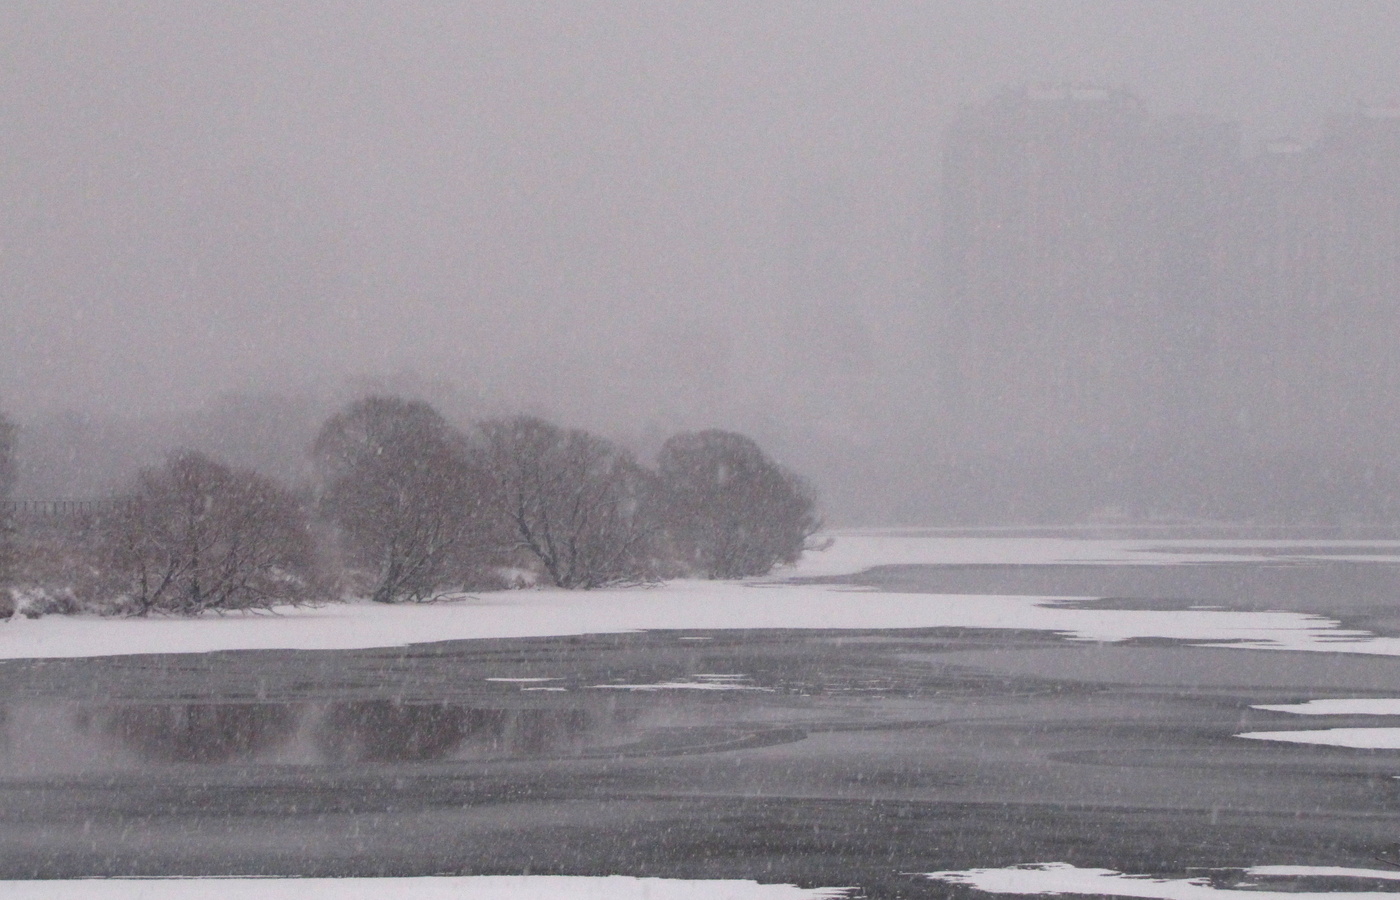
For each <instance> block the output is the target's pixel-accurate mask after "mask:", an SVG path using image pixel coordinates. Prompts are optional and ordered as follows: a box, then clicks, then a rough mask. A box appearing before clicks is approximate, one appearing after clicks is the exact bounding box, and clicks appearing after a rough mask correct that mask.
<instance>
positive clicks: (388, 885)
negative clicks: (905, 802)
mask: <svg viewBox="0 0 1400 900" xmlns="http://www.w3.org/2000/svg"><path fill="white" fill-rule="evenodd" d="M849 893H850V892H849V891H848V890H846V889H844V888H819V889H816V890H804V889H802V888H798V887H794V886H792V885H789V884H758V883H757V882H753V881H680V880H673V879H665V878H628V877H624V876H620V875H612V876H607V877H599V878H584V877H576V876H564V875H519V876H510V875H501V876H487V875H483V876H463V877H455V878H454V877H436V878H110V879H78V880H71V881H65V880H55V881H0V896H2V897H4V898H6V900H75V898H82V900H371V898H373V900H831V898H837V897H846V896H849Z"/></svg>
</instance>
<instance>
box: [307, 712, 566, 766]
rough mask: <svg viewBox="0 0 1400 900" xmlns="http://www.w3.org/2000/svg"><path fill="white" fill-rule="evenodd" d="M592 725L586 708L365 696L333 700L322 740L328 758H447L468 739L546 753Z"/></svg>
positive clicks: (495, 748)
mask: <svg viewBox="0 0 1400 900" xmlns="http://www.w3.org/2000/svg"><path fill="white" fill-rule="evenodd" d="M590 726H591V718H590V716H589V714H588V712H587V711H586V710H582V709H481V708H476V707H467V706H460V705H457V704H451V703H399V702H396V701H393V700H365V701H360V702H355V703H338V704H336V705H334V706H332V707H331V708H330V709H329V710H328V711H327V713H326V716H325V718H324V719H323V720H322V722H321V728H320V730H319V732H318V735H317V744H318V746H319V747H320V749H321V752H322V753H324V754H325V756H326V757H327V758H328V759H332V760H337V761H350V760H362V761H373V762H410V761H415V760H429V759H443V758H445V757H447V756H449V755H451V754H452V753H453V752H454V751H456V750H458V748H460V747H462V746H463V745H467V744H470V745H473V746H476V747H480V748H481V749H484V750H486V751H488V752H507V753H543V752H546V751H549V750H553V749H557V748H558V747H560V746H563V745H565V744H567V743H569V742H571V741H572V740H574V739H575V738H577V737H578V736H579V735H580V734H582V733H584V732H585V731H587V730H588V729H589V727H590Z"/></svg>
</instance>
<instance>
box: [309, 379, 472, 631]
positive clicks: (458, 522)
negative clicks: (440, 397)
mask: <svg viewBox="0 0 1400 900" xmlns="http://www.w3.org/2000/svg"><path fill="white" fill-rule="evenodd" d="M312 452H313V454H314V455H315V458H316V462H317V468H318V470H319V471H320V474H321V479H322V496H321V510H322V512H323V514H324V515H325V516H326V517H327V518H328V519H329V520H330V521H331V522H333V523H334V524H335V525H336V526H337V528H338V529H339V531H340V537H341V540H342V543H343V545H344V548H345V550H346V551H347V553H348V556H349V559H350V562H351V564H352V565H353V566H356V567H359V568H360V569H362V570H366V571H372V572H374V573H375V575H374V587H373V589H372V592H371V597H372V599H374V600H375V601H376V602H379V603H394V602H398V601H401V600H423V599H426V598H428V597H431V596H432V595H433V594H435V593H436V592H438V591H440V590H443V589H446V588H449V587H461V586H463V585H464V584H466V583H469V582H470V581H471V580H472V578H473V577H474V573H475V572H476V570H478V569H479V567H480V563H481V560H482V556H483V552H484V549H483V548H484V547H485V545H486V543H487V541H486V539H485V537H484V532H485V528H486V526H485V519H484V508H483V499H482V494H483V492H484V491H483V482H482V473H481V468H480V466H479V464H478V462H477V460H476V459H475V458H474V456H473V453H472V451H471V448H470V447H469V445H468V443H467V440H466V437H465V436H464V435H463V434H461V433H460V432H459V431H458V430H457V429H455V428H453V427H452V426H451V425H450V424H448V422H447V421H446V420H445V419H443V418H442V416H441V415H439V414H438V413H437V411H436V410H434V409H433V408H432V407H431V406H429V405H428V404H426V403H422V402H418V401H408V400H402V399H399V398H396V397H367V398H365V399H363V400H360V401H358V402H357V403H354V404H352V405H351V406H349V407H348V408H346V409H345V410H343V411H342V412H340V413H338V414H336V415H335V416H332V417H331V418H330V419H329V420H328V421H327V422H326V424H325V426H324V427H322V429H321V433H320V435H319V436H318V437H317V439H316V442H315V444H314V445H313V448H312Z"/></svg>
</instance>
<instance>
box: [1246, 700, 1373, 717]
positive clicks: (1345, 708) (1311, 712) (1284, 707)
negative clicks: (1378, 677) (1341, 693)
mask: <svg viewBox="0 0 1400 900" xmlns="http://www.w3.org/2000/svg"><path fill="white" fill-rule="evenodd" d="M1251 709H1266V710H1269V711H1271V712H1286V713H1294V714H1296V715H1300V716H1400V699H1396V698H1390V697H1386V698H1377V699H1367V698H1365V697H1354V698H1343V699H1336V700H1307V701H1305V702H1303V703H1261V704H1259V705H1257V706H1253V707H1251Z"/></svg>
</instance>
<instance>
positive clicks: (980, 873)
mask: <svg viewBox="0 0 1400 900" xmlns="http://www.w3.org/2000/svg"><path fill="white" fill-rule="evenodd" d="M928 877H929V878H932V879H934V880H936V881H943V882H947V883H949V884H960V885H966V886H968V887H972V888H976V889H977V890H979V891H985V892H987V893H989V894H1074V895H1081V896H1111V897H1142V898H1148V900H1222V898H1230V897H1238V898H1249V900H1338V898H1339V897H1352V898H1361V897H1365V898H1388V900H1394V897H1395V896H1396V894H1395V893H1393V892H1388V891H1330V892H1325V893H1324V892H1309V891H1299V890H1296V889H1294V885H1290V884H1287V883H1286V882H1287V881H1288V880H1290V879H1296V878H1300V877H1326V878H1355V879H1365V880H1371V881H1376V880H1381V881H1400V870H1383V869H1349V868H1340V867H1336V866H1255V867H1253V868H1251V869H1248V870H1246V882H1245V883H1242V884H1240V885H1239V886H1238V888H1218V887H1213V886H1212V885H1211V883H1210V880H1209V879H1207V878H1180V879H1168V878H1151V877H1148V876H1145V875H1125V874H1123V873H1121V872H1115V871H1113V870H1112V869H1080V868H1077V867H1075V866H1071V865H1069V864H1067V863H1044V864H1038V865H1031V866H1009V867H1007V868H1004V869H968V870H966V871H963V872H930V873H929V875H928ZM1249 878H1269V879H1280V880H1282V881H1284V882H1285V883H1284V884H1280V885H1279V886H1280V887H1281V888H1283V889H1282V890H1277V891H1271V890H1267V889H1264V888H1261V887H1260V886H1259V885H1258V884H1257V883H1250V882H1249V881H1248V879H1249Z"/></svg>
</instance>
